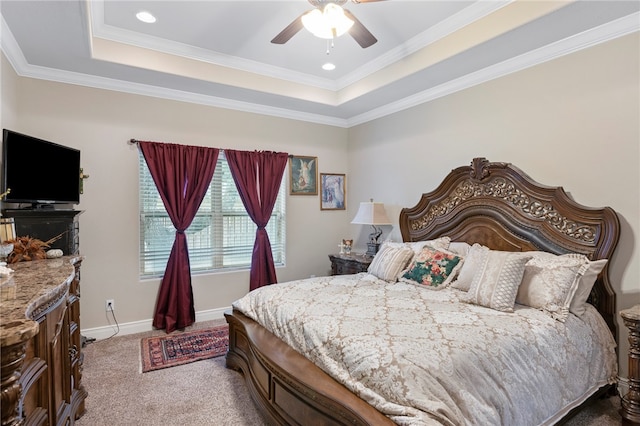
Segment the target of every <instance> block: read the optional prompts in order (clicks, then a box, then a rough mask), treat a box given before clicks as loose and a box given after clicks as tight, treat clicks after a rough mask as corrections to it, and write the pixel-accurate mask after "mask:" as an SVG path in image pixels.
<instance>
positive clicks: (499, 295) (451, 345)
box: [225, 158, 619, 426]
mask: <svg viewBox="0 0 640 426" xmlns="http://www.w3.org/2000/svg"><path fill="white" fill-rule="evenodd" d="M399 223H400V230H401V234H402V237H403V241H404V242H403V243H395V245H394V244H392V243H388V244H386V245H383V247H382V249H381V251H380V252H379V253H378V255H376V258H374V260H373V262H372V266H374V265H377V266H375V267H374V268H371V267H370V269H369V272H368V273H360V274H355V275H350V276H332V277H318V278H312V279H306V280H299V281H295V282H289V283H281V284H278V285H274V286H268V287H265V288H262V289H258V290H257V291H254V292H250V293H249V294H248V295H247V296H245V297H243V298H242V299H240V300H238V301H236V302H235V303H234V304H233V310H232V311H229V312H226V313H225V317H226V319H227V322H228V323H229V351H228V353H227V356H226V364H227V367H229V368H231V369H234V370H237V371H239V372H241V373H242V374H243V375H244V378H245V381H246V384H247V387H248V389H249V392H250V394H251V396H252V399H253V400H254V402H255V404H256V406H257V408H258V409H259V411H260V412H261V413H262V414H263V415H264V417H265V419H267V421H268V422H269V423H270V424H300V425H305V426H306V425H333V424H340V425H386V424H388V425H391V424H407V425H409V424H412V425H413V424H415V425H428V424H435V425H439V424H555V423H558V422H562V421H563V420H564V419H567V418H569V417H570V416H571V415H572V414H573V413H575V412H576V410H579V409H580V407H581V405H583V404H585V403H587V402H588V401H589V400H590V399H592V398H595V397H597V396H599V395H602V394H604V393H608V392H612V391H613V389H614V387H615V380H616V377H617V357H616V349H615V347H616V341H617V329H616V319H615V315H616V303H615V294H614V292H613V291H612V287H611V284H610V282H609V278H608V271H607V267H608V264H607V261H606V259H609V258H610V257H611V255H612V254H613V252H614V249H615V247H616V244H617V241H618V237H619V221H618V218H617V216H616V214H615V212H614V211H613V210H612V209H611V208H608V207H605V208H589V207H585V206H582V205H579V204H577V203H576V202H574V201H573V200H572V199H571V198H570V197H569V196H568V195H567V193H566V192H565V191H564V190H563V189H562V188H561V187H549V186H544V185H541V184H539V183H537V182H535V181H534V180H533V179H531V178H530V177H529V176H527V175H526V174H525V173H524V172H523V171H521V170H520V169H518V168H517V167H515V166H513V165H511V164H509V163H496V162H489V161H488V160H486V159H484V158H476V159H474V160H473V161H472V163H471V165H469V166H463V167H459V168H456V169H454V170H452V171H451V173H449V174H448V175H447V176H446V177H445V179H444V180H443V181H442V183H441V184H440V185H439V186H438V187H437V188H436V189H435V190H434V191H432V192H429V193H425V194H423V195H422V197H421V198H420V200H419V202H418V204H417V205H416V206H415V207H412V208H405V209H403V210H402V211H401V213H400V218H399ZM407 250H410V251H411V254H407ZM383 252H384V255H383V254H382V253H383ZM390 254H393V256H391V255H390ZM420 256H422V257H420ZM425 256H426V258H427V259H428V260H425ZM442 256H445V257H446V259H445V260H446V262H445V263H442ZM389 259H393V261H391V260H389ZM433 259H437V264H436V263H433V262H434V261H433ZM456 259H457V261H456ZM490 259H493V260H491V261H490V262H489V260H490ZM429 262H432V263H429ZM400 264H402V268H400V270H401V273H400V275H398V274H397V271H398V265H400ZM427 264H428V265H430V266H429V269H428V271H427V272H428V273H425V271H424V267H425V265H427ZM435 265H437V268H436V266H435ZM496 265H499V266H496ZM549 265H552V266H549ZM440 266H442V270H440V269H439V268H440ZM421 268H422V269H421ZM436 269H437V270H436ZM434 271H436V272H437V273H434ZM443 271H445V272H443ZM550 271H551V272H550ZM394 274H395V275H394ZM421 274H422V275H421ZM545 274H546V275H545ZM549 274H551V275H549ZM563 274H564V275H563ZM386 275H388V276H386ZM396 277H400V279H399V280H398V279H396ZM425 277H428V279H426V278H425ZM508 277H511V278H508ZM549 277H552V278H553V279H554V280H556V279H557V280H561V279H564V281H566V282H567V283H570V284H567V285H566V286H564V287H562V290H561V291H560V290H558V288H557V287H555V284H554V287H550V288H552V289H553V291H552V292H550V291H548V289H547V288H546V287H545V286H547V285H548V282H549V280H550V278H549ZM563 277H564V278H563ZM416 280H417V281H418V282H415V281H416ZM420 280H422V281H420ZM508 281H513V282H516V281H517V283H518V285H516V286H515V288H514V285H513V284H511V285H510V286H506V285H505V284H504V283H505V282H508ZM564 281H563V282H564ZM525 282H526V285H525ZM554 282H555V281H554ZM585 282H586V284H585ZM487 283H492V284H491V285H489V284H487ZM543 290H544V291H543ZM550 293H553V295H552V296H550V295H549V294H550ZM514 295H515V296H516V297H515V302H514V301H513V298H512V296H514ZM269 298H272V299H273V300H272V301H268V302H265V301H266V300H267V299H269ZM581 298H582V299H583V300H582V301H580V300H579V299H581ZM584 299H588V300H587V303H582V302H584ZM504 300H507V302H506V303H505V302H504ZM509 300H511V302H510V303H511V305H509V302H508V301H509ZM383 301H384V302H383ZM263 302H265V303H271V305H267V307H266V308H265V307H264V306H263ZM574 303H575V306H574ZM297 320H302V323H299V322H296V321H297ZM301 353H305V356H303V355H301ZM311 360H313V362H312V361H311Z"/></svg>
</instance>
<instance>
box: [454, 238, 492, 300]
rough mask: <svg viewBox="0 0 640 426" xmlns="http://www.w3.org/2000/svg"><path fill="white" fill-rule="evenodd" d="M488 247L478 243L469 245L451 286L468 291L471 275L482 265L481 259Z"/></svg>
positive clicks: (471, 279)
mask: <svg viewBox="0 0 640 426" xmlns="http://www.w3.org/2000/svg"><path fill="white" fill-rule="evenodd" d="M488 251H489V248H488V247H485V246H483V245H480V244H477V243H476V244H474V245H472V246H471V248H470V249H469V251H468V252H467V255H466V256H465V257H464V263H463V264H462V268H460V273H459V274H458V277H457V278H456V280H455V281H454V282H452V283H451V287H453V288H457V289H458V290H463V291H469V288H470V287H471V282H472V281H473V277H474V276H475V275H476V273H477V272H478V269H479V268H480V266H481V265H482V260H483V259H484V256H485V255H486V253H485V252H488Z"/></svg>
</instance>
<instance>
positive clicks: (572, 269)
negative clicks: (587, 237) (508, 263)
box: [516, 252, 589, 322]
mask: <svg viewBox="0 0 640 426" xmlns="http://www.w3.org/2000/svg"><path fill="white" fill-rule="evenodd" d="M532 254H533V258H532V259H531V260H530V261H529V262H528V263H527V265H526V266H525V268H524V275H523V276H522V283H521V284H520V287H519V288H518V293H517V295H516V303H519V304H521V305H526V306H531V307H532V308H536V309H541V310H543V311H545V312H547V313H549V314H550V315H551V317H552V318H555V319H557V320H559V321H561V322H564V321H565V320H566V319H567V317H568V316H569V305H570V304H571V300H572V299H573V297H574V295H575V292H576V289H577V288H578V282H579V280H580V278H581V277H582V275H583V274H584V273H585V271H586V270H587V269H588V267H589V260H588V259H587V258H586V257H585V256H579V255H578V256H574V255H561V256H556V255H554V254H552V253H545V252H533V253H532Z"/></svg>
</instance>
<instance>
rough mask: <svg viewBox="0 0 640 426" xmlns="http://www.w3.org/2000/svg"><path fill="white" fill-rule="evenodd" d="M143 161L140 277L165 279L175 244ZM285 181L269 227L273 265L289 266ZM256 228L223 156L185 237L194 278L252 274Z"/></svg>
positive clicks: (140, 166) (283, 180)
mask: <svg viewBox="0 0 640 426" xmlns="http://www.w3.org/2000/svg"><path fill="white" fill-rule="evenodd" d="M138 155H139V167H138V169H139V186H140V188H139V191H140V192H139V194H140V275H141V276H142V277H154V276H161V275H163V274H164V270H165V267H166V264H167V260H168V259H169V254H170V253H171V248H172V246H173V241H174V238H175V228H174V227H173V224H172V223H171V219H169V215H168V214H167V212H166V210H165V208H164V204H163V203H162V199H161V198H160V194H159V193H158V190H157V189H156V186H155V183H154V182H153V178H152V177H151V173H149V168H148V167H147V164H146V162H145V160H144V157H143V155H142V153H140V152H139V153H138ZM285 187H286V179H285V178H284V177H283V179H282V183H281V185H280V191H279V193H278V198H277V201H276V204H275V206H274V209H273V212H272V214H271V219H270V220H269V224H268V225H267V228H266V229H267V232H268V234H269V240H270V242H271V249H272V252H273V261H274V263H275V264H276V265H283V264H284V262H285V241H286V235H285V230H286V220H285V219H286V215H285V212H286V209H285V199H286V192H285ZM256 229H257V227H256V225H255V224H254V223H253V221H252V220H251V218H250V217H249V215H248V214H247V211H246V210H245V208H244V205H243V204H242V200H241V199H240V195H239V194H238V191H237V189H236V185H235V183H234V181H233V177H232V176H231V171H230V170H229V166H228V164H227V160H226V158H225V157H224V153H223V152H222V151H221V152H220V155H219V157H218V162H217V164H216V171H215V173H214V175H213V179H212V181H211V184H210V185H209V189H208V191H207V193H206V195H205V197H204V199H203V201H202V204H201V205H200V208H199V209H198V213H196V216H195V218H194V219H193V222H192V223H191V225H190V226H189V228H187V230H186V231H185V235H186V237H187V245H188V248H189V261H190V264H191V270H192V272H198V271H216V270H227V269H231V268H248V267H250V265H251V255H252V253H253V244H254V241H255V236H256Z"/></svg>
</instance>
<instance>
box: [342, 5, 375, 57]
mask: <svg viewBox="0 0 640 426" xmlns="http://www.w3.org/2000/svg"><path fill="white" fill-rule="evenodd" d="M344 14H345V15H347V17H348V18H349V19H351V20H352V21H353V26H352V27H351V29H350V30H349V34H351V37H353V39H354V40H355V41H356V42H357V43H358V44H359V45H360V47H362V48H363V49H366V48H367V47H369V46H371V45H372V44H375V43H377V42H378V39H377V38H375V37H374V35H373V34H371V33H370V32H369V30H368V29H367V28H366V27H365V26H364V25H362V22H360V21H358V19H357V18H356V17H355V16H353V13H351V12H349V11H348V10H347V9H344Z"/></svg>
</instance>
